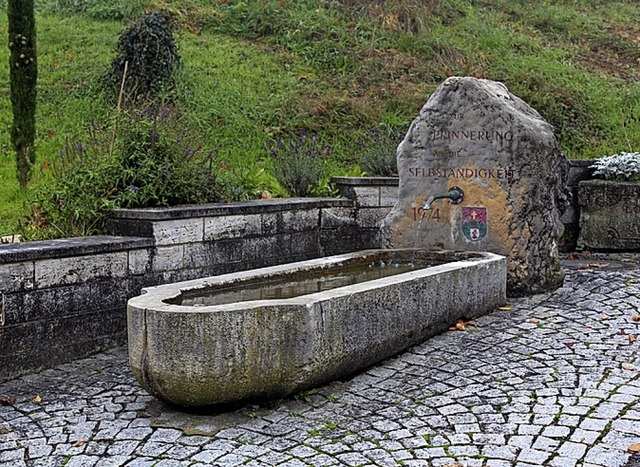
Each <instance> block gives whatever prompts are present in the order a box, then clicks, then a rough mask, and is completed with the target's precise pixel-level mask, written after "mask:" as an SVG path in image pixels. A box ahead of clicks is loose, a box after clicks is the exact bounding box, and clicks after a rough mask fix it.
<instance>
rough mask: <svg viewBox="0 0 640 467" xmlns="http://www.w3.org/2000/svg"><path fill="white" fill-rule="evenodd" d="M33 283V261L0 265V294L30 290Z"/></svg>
mask: <svg viewBox="0 0 640 467" xmlns="http://www.w3.org/2000/svg"><path fill="white" fill-rule="evenodd" d="M34 281H35V264H34V262H33V261H26V262H21V263H9V264H0V292H2V293H9V292H19V291H25V290H32V289H33V286H34Z"/></svg>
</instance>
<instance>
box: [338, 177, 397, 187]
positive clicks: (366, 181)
mask: <svg viewBox="0 0 640 467" xmlns="http://www.w3.org/2000/svg"><path fill="white" fill-rule="evenodd" d="M331 180H332V181H333V183H336V184H339V185H352V186H398V185H399V180H400V179H399V178H398V177H331Z"/></svg>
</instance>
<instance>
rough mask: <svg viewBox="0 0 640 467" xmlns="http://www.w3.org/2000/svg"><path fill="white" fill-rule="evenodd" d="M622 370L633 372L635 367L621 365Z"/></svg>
mask: <svg viewBox="0 0 640 467" xmlns="http://www.w3.org/2000/svg"><path fill="white" fill-rule="evenodd" d="M622 369H623V370H629V371H634V370H635V369H636V367H635V366H633V365H632V364H631V363H623V364H622Z"/></svg>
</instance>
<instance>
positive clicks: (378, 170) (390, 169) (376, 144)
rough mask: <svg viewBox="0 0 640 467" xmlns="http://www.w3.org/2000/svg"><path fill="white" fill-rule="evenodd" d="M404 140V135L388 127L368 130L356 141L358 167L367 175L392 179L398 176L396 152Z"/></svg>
mask: <svg viewBox="0 0 640 467" xmlns="http://www.w3.org/2000/svg"><path fill="white" fill-rule="evenodd" d="M403 138H404V133H402V132H401V131H399V130H394V129H391V128H388V127H383V128H381V129H380V130H369V131H368V132H367V133H366V134H365V136H364V137H362V138H360V139H359V140H358V149H357V150H358V152H359V153H360V154H361V156H360V165H361V166H362V170H364V172H365V173H366V174H367V175H370V176H374V177H393V176H396V175H398V160H397V157H396V150H397V147H398V144H400V142H401V141H402V139H403Z"/></svg>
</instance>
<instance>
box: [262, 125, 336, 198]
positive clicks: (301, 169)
mask: <svg viewBox="0 0 640 467" xmlns="http://www.w3.org/2000/svg"><path fill="white" fill-rule="evenodd" d="M331 151H332V149H331V146H329V145H327V144H324V143H322V142H321V141H320V138H319V137H318V136H317V135H313V134H309V133H307V132H306V131H305V130H299V131H298V132H289V133H286V134H285V135H282V136H281V137H280V138H278V139H277V140H274V141H271V143H270V144H269V155H270V156H271V160H272V162H273V171H274V175H275V177H276V179H277V180H278V181H279V182H280V184H281V185H282V186H283V187H284V188H285V189H286V190H287V192H288V193H289V194H290V195H291V196H310V195H312V194H313V190H314V188H317V187H318V186H319V185H320V183H321V181H322V179H323V177H324V174H325V160H326V159H327V157H328V156H329V155H330V154H331Z"/></svg>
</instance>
